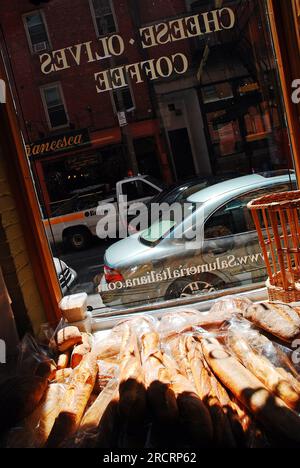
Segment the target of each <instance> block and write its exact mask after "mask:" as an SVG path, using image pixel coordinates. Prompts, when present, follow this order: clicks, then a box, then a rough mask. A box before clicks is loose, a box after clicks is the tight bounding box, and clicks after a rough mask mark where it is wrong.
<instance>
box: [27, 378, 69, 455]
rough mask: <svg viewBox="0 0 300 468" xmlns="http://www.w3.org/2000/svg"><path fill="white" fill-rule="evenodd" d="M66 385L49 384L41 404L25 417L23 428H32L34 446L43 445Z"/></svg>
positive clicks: (56, 414) (55, 416)
mask: <svg viewBox="0 0 300 468" xmlns="http://www.w3.org/2000/svg"><path fill="white" fill-rule="evenodd" d="M65 391H66V386H65V385H62V384H58V383H53V384H51V385H49V387H48V389H47V391H46V393H45V396H44V398H43V400H42V402H41V404H40V405H39V406H38V408H36V410H35V411H34V412H33V413H32V414H31V415H30V416H29V417H28V418H27V420H26V424H25V430H26V428H27V427H30V428H31V429H33V430H32V434H31V437H32V444H33V446H34V447H36V448H39V447H43V446H44V445H45V443H46V441H47V439H48V437H49V434H50V432H51V430H52V427H53V424H54V421H55V419H56V418H57V416H58V414H59V411H60V405H61V402H62V399H63V396H64V394H65Z"/></svg>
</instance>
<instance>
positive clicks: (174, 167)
mask: <svg viewBox="0 0 300 468" xmlns="http://www.w3.org/2000/svg"><path fill="white" fill-rule="evenodd" d="M12 3H13V2H9V1H8V0H2V1H1V2H0V17H1V26H2V30H3V37H2V36H1V37H2V39H1V48H2V50H3V55H4V57H5V60H6V62H7V69H8V70H10V79H11V81H12V84H13V86H12V89H14V90H15V101H16V103H17V107H18V117H19V124H20V129H21V132H22V136H23V140H24V147H25V149H26V152H24V157H25V158H27V162H28V164H30V167H31V171H32V176H33V180H34V183H35V186H36V192H37V196H38V199H39V203H40V206H41V212H42V213H43V222H44V226H45V231H46V234H47V236H48V239H49V246H50V248H51V251H52V253H53V256H54V257H55V258H56V259H58V260H57V261H56V263H57V262H58V264H59V262H63V265H66V268H67V269H68V271H69V272H71V276H70V275H69V274H68V276H67V278H66V279H65V280H64V281H62V279H61V275H62V273H61V270H63V269H62V268H58V277H59V278H60V281H61V286H62V290H63V293H64V294H69V293H77V292H87V293H88V296H89V301H90V305H91V306H92V307H93V308H94V309H95V311H96V313H97V310H102V309H105V308H110V310H112V313H114V312H115V311H116V310H119V309H120V308H121V309H122V308H132V307H134V309H133V310H136V308H139V307H144V308H145V307H146V308H147V307H149V306H151V307H154V306H155V304H157V306H158V307H160V306H161V305H162V304H163V303H165V302H166V301H169V300H174V301H179V302H180V301H181V303H182V304H183V303H185V304H186V303H189V302H191V303H193V302H198V301H204V300H205V299H207V297H208V296H209V297H214V295H216V294H222V291H226V293H232V292H233V291H236V290H238V291H244V290H245V289H247V290H256V289H258V288H260V287H261V286H263V285H264V283H265V280H266V277H267V273H266V269H265V265H264V263H263V257H262V255H261V251H260V248H259V243H258V237H257V234H256V231H255V229H254V226H253V221H252V217H251V213H250V212H249V211H248V209H247V203H248V202H249V201H250V200H251V199H252V198H255V197H256V196H259V195H260V194H263V193H269V192H280V191H288V190H294V188H295V187H296V175H295V172H294V164H293V155H292V153H291V145H290V137H289V130H288V128H287V125H286V121H287V120H286V115H285V109H284V107H283V99H282V90H281V85H280V82H279V79H278V69H277V60H276V58H275V56H274V47H273V38H272V35H271V32H270V27H269V18H268V15H269V13H268V8H267V2H266V1H264V0H251V1H248V0H223V1H215V0H205V1H185V0H178V1H176V2H174V1H173V0H136V1H135V2H132V1H129V0H126V1H122V2H121V1H116V0H114V1H110V0H106V1H102V0H90V1H89V2H88V1H86V2H83V1H82V2H77V4H78V5H77V7H76V8H74V2H72V0H64V2H55V1H54V0H49V1H48V2H45V3H44V2H43V3H41V4H40V8H39V10H37V11H36V12H32V13H28V11H29V12H30V11H31V7H30V5H31V2H30V1H29V0H24V1H23V2H17V3H18V5H17V7H16V6H15V4H16V2H14V4H13V5H12ZM21 18H26V22H25V26H26V27H25V28H24V27H23V24H22V21H20V19H21ZM66 18H67V19H68V21H67V23H66ZM46 19H47V25H46ZM93 21H94V24H93ZM16 37H18V41H16V39H15V38H16ZM50 37H51V44H52V46H53V48H52V47H51V48H50V39H49V38H50ZM28 39H29V40H30V45H31V48H32V49H36V50H35V54H30V53H28ZM43 47H44V49H43ZM20 57H21V58H22V59H21V58H20ZM24 70H26V73H25V72H24ZM66 268H65V267H64V269H66Z"/></svg>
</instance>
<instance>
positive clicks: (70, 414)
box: [47, 353, 97, 447]
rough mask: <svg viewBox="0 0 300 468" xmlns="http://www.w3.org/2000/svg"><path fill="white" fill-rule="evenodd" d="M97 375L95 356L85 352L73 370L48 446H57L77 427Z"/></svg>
mask: <svg viewBox="0 0 300 468" xmlns="http://www.w3.org/2000/svg"><path fill="white" fill-rule="evenodd" d="M96 375H97V363H96V359H95V357H94V356H93V355H92V354H91V353H90V354H87V355H86V356H85V357H84V358H83V360H82V361H81V363H80V365H79V366H78V367H77V368H76V369H75V370H74V372H73V374H72V377H71V379H70V382H69V384H68V386H67V390H66V393H65V396H64V399H63V401H62V404H61V407H60V412H59V414H58V416H57V418H56V420H55V423H54V426H53V428H52V431H51V433H50V435H49V439H48V442H47V446H48V447H58V446H59V445H60V444H61V443H62V442H63V441H64V440H65V439H66V438H67V437H70V436H71V435H72V434H73V433H74V432H75V431H76V430H77V429H78V426H79V424H80V421H81V419H82V416H83V414H84V410H85V408H86V406H87V403H88V401H89V398H90V396H91V393H92V391H93V388H94V385H95V381H96Z"/></svg>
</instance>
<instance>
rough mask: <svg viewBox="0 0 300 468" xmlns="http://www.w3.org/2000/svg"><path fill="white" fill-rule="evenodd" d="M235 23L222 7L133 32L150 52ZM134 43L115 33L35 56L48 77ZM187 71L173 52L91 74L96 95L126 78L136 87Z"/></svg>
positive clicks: (183, 58)
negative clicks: (146, 81) (94, 40)
mask: <svg viewBox="0 0 300 468" xmlns="http://www.w3.org/2000/svg"><path fill="white" fill-rule="evenodd" d="M235 24H236V16H235V11H234V10H233V9H231V8H227V7H224V8H219V9H215V10H211V11H206V12H204V13H200V14H194V15H189V16H183V17H181V18H175V19H172V20H169V21H164V22H160V23H157V24H152V25H149V26H146V27H142V28H140V29H139V30H138V31H137V36H138V40H139V45H140V47H141V48H142V49H153V48H156V47H161V46H165V45H166V44H170V43H174V42H177V41H184V40H189V39H191V38H197V37H203V36H205V35H209V34H213V33H216V32H220V31H225V30H230V29H233V28H234V26H235ZM136 40H137V39H136V38H133V37H132V38H130V39H129V41H128V43H127V42H126V41H125V39H124V38H123V37H122V36H120V35H119V34H112V35H109V36H107V37H102V38H100V39H99V40H98V42H97V43H94V42H93V41H89V42H83V43H80V44H75V45H72V46H69V47H65V48H63V49H59V50H54V51H52V52H47V53H43V54H41V55H40V56H39V59H40V65H41V72H42V73H43V74H45V75H50V74H53V73H56V72H59V71H62V70H66V69H69V68H71V67H74V66H77V67H79V66H81V65H84V64H90V63H93V62H95V63H97V62H99V61H101V60H103V59H108V58H109V57H122V56H123V55H125V54H127V48H128V47H129V48H130V47H133V46H134V45H135V42H136ZM112 63H113V60H112ZM188 69H189V58H188V57H187V55H186V54H185V53H176V54H173V55H163V56H161V57H158V58H155V59H151V58H149V60H144V61H142V62H136V63H130V64H124V65H120V66H118V67H112V68H108V69H106V70H100V71H98V72H96V73H94V80H95V86H96V91H97V93H103V92H107V91H111V90H113V89H118V88H122V87H125V86H126V85H127V79H128V77H130V80H131V81H132V82H133V83H136V84H140V83H143V82H144V81H145V78H147V79H149V80H150V81H152V80H158V79H162V78H170V76H171V75H183V74H185V73H186V72H187V70H188Z"/></svg>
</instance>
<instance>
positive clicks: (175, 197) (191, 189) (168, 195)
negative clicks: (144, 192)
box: [128, 173, 239, 235]
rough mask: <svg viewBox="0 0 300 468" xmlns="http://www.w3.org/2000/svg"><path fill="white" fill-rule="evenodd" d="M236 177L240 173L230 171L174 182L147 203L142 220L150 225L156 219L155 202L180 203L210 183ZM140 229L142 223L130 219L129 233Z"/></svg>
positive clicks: (213, 183)
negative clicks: (153, 209)
mask: <svg viewBox="0 0 300 468" xmlns="http://www.w3.org/2000/svg"><path fill="white" fill-rule="evenodd" d="M236 177H239V175H238V174H233V173H228V174H225V175H219V176H206V177H199V176H198V177H193V178H191V179H187V180H185V181H183V182H180V183H177V184H173V185H171V186H170V187H168V188H166V189H164V190H163V191H162V192H160V193H158V194H157V195H156V196H155V197H154V198H152V199H151V200H150V201H149V202H148V203H146V204H145V212H144V214H143V215H142V216H143V218H142V220H143V221H142V222H146V223H148V224H147V226H149V225H150V224H151V222H153V221H155V220H154V219H153V213H152V212H151V205H153V204H154V203H157V204H163V203H165V204H169V205H170V204H172V203H176V202H178V203H180V202H181V201H182V200H186V199H187V198H188V197H189V196H191V195H193V193H195V192H199V191H200V190H202V189H204V188H206V187H209V186H210V185H215V184H217V183H218V182H223V181H224V180H228V179H233V178H236ZM140 230H141V224H139V225H137V226H136V224H135V223H133V222H130V220H129V225H128V232H129V234H131V235H132V234H135V233H136V232H138V231H140Z"/></svg>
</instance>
